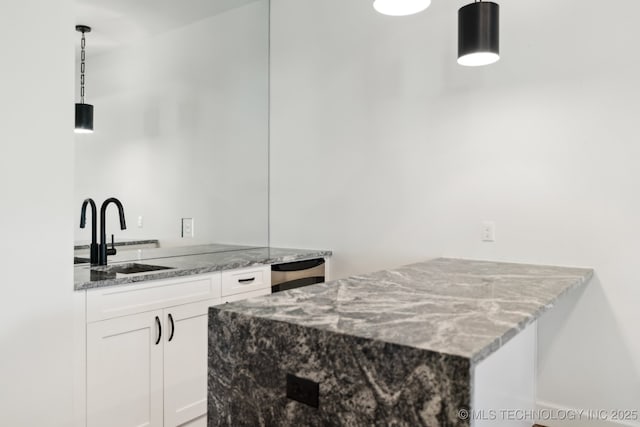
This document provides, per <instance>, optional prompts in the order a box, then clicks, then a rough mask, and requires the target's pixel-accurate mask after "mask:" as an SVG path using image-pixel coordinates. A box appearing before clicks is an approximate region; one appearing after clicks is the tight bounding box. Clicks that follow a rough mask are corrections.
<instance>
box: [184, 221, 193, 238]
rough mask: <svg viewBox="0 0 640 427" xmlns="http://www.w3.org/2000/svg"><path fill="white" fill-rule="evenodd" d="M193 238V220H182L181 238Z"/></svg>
mask: <svg viewBox="0 0 640 427" xmlns="http://www.w3.org/2000/svg"><path fill="white" fill-rule="evenodd" d="M194 236H195V232H194V229H193V218H182V237H183V238H192V237H194Z"/></svg>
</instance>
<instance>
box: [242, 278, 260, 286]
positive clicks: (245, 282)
mask: <svg viewBox="0 0 640 427" xmlns="http://www.w3.org/2000/svg"><path fill="white" fill-rule="evenodd" d="M254 280H256V278H255V277H250V278H248V279H240V280H238V283H242V284H243V285H246V284H247V283H251V282H253V281H254Z"/></svg>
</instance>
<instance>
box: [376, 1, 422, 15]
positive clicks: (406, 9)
mask: <svg viewBox="0 0 640 427" xmlns="http://www.w3.org/2000/svg"><path fill="white" fill-rule="evenodd" d="M430 4H431V0H374V2H373V8H374V9H375V10H377V11H378V12H380V13H382V14H383V15H391V16H407V15H413V14H415V13H418V12H422V11H423V10H425V9H426V8H428V7H429V5H430Z"/></svg>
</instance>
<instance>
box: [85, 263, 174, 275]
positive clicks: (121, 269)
mask: <svg viewBox="0 0 640 427" xmlns="http://www.w3.org/2000/svg"><path fill="white" fill-rule="evenodd" d="M171 269H172V267H163V266H160V265H148V264H137V263H129V264H115V265H107V266H104V267H93V268H92V270H93V271H98V272H103V273H112V274H114V273H119V274H137V273H148V272H150V271H160V270H171Z"/></svg>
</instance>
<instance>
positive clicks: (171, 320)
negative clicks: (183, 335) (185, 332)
mask: <svg viewBox="0 0 640 427" xmlns="http://www.w3.org/2000/svg"><path fill="white" fill-rule="evenodd" d="M169 322H171V335H169V342H171V340H172V339H173V333H174V332H175V331H176V324H175V323H174V322H173V316H172V315H171V313H169Z"/></svg>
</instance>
